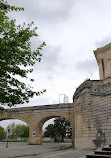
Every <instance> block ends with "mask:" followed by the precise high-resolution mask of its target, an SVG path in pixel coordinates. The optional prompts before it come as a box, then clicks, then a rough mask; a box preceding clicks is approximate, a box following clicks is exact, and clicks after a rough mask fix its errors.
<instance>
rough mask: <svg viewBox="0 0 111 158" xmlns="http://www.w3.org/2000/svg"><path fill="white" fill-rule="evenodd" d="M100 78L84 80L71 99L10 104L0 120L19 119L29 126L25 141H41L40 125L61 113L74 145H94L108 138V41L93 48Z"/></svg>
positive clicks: (110, 129)
mask: <svg viewBox="0 0 111 158" xmlns="http://www.w3.org/2000/svg"><path fill="white" fill-rule="evenodd" d="M94 54H95V57H96V59H97V62H98V66H99V74H100V80H86V81H85V82H83V83H82V84H81V85H80V86H79V87H78V88H77V89H76V91H75V93H74V96H73V103H69V104H55V105H45V106H34V107H23V108H12V109H7V110H5V111H4V112H3V113H2V114H1V115H0V120H5V119H19V120H22V121H24V122H26V123H27V124H28V125H29V127H30V133H29V141H28V143H29V144H42V126H43V124H44V123H45V122H46V121H47V120H49V119H50V118H55V117H64V118H66V119H68V120H69V121H70V122H71V125H72V144H73V146H75V147H76V148H81V149H82V148H95V147H100V146H103V145H105V144H108V143H109V142H111V44H108V45H106V46H104V47H101V48H98V49H97V50H95V51H94Z"/></svg>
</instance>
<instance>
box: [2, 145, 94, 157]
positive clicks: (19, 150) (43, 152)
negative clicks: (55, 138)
mask: <svg viewBox="0 0 111 158" xmlns="http://www.w3.org/2000/svg"><path fill="white" fill-rule="evenodd" d="M70 145H71V144H70V143H59V144H58V143H44V144H42V145H27V144H26V143H18V142H14V143H12V142H9V145H8V148H6V143H4V142H0V158H85V155H86V154H87V153H91V152H92V151H91V150H72V149H70V150H61V151H55V150H57V149H58V148H60V147H61V146H64V147H65V146H70ZM26 155H27V156H26ZM17 156H18V157H17Z"/></svg>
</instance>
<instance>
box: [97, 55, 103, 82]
mask: <svg viewBox="0 0 111 158" xmlns="http://www.w3.org/2000/svg"><path fill="white" fill-rule="evenodd" d="M98 65H99V76H100V80H103V79H104V65H103V60H102V58H98Z"/></svg>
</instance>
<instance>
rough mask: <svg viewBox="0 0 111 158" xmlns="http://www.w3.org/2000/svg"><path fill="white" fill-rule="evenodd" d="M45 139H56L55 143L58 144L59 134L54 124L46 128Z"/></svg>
mask: <svg viewBox="0 0 111 158" xmlns="http://www.w3.org/2000/svg"><path fill="white" fill-rule="evenodd" d="M44 137H50V138H54V142H57V133H56V129H55V127H54V125H53V124H49V125H48V126H47V127H46V128H45V132H44Z"/></svg>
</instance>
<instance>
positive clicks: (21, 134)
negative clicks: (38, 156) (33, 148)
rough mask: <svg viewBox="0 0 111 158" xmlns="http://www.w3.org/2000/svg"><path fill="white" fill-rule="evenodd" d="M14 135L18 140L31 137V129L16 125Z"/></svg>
mask: <svg viewBox="0 0 111 158" xmlns="http://www.w3.org/2000/svg"><path fill="white" fill-rule="evenodd" d="M14 134H15V137H16V138H21V140H22V139H23V138H28V137H29V127H28V126H27V125H20V124H18V125H16V127H15V129H14Z"/></svg>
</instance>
